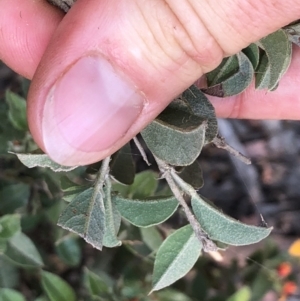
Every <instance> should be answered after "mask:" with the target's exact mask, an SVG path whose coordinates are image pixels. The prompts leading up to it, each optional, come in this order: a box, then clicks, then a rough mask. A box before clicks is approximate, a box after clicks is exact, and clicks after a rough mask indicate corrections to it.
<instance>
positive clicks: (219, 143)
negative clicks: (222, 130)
mask: <svg viewBox="0 0 300 301" xmlns="http://www.w3.org/2000/svg"><path fill="white" fill-rule="evenodd" d="M212 143H213V144H214V145H215V146H216V147H218V148H222V149H225V150H227V151H228V152H229V153H230V154H232V155H233V156H235V157H237V158H238V159H240V160H241V161H242V162H244V163H245V164H247V165H249V164H251V160H250V158H248V157H246V156H245V155H243V154H242V153H240V152H239V151H238V150H236V149H235V148H233V147H232V146H230V145H229V144H227V143H226V141H225V138H224V137H221V136H216V137H215V138H214V139H213V140H212Z"/></svg>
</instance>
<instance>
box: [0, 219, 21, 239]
mask: <svg viewBox="0 0 300 301" xmlns="http://www.w3.org/2000/svg"><path fill="white" fill-rule="evenodd" d="M20 219H21V217H20V215H18V214H7V215H4V216H3V217H1V218H0V238H1V239H7V238H10V237H12V236H14V235H15V234H16V233H17V232H19V231H21V225H20Z"/></svg>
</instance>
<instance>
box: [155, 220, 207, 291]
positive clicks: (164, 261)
mask: <svg viewBox="0 0 300 301" xmlns="http://www.w3.org/2000/svg"><path fill="white" fill-rule="evenodd" d="M201 249H202V245H201V243H200V242H199V240H198V239H197V238H196V236H195V234H194V232H193V230H192V228H191V226H190V225H187V226H185V227H183V228H180V229H179V230H176V231H175V232H174V233H172V234H171V235H170V236H168V237H167V239H166V240H165V241H164V242H163V244H162V245H161V247H160V248H159V250H158V252H157V254H156V258H155V262H154V271H153V278H152V286H153V288H152V291H151V292H153V291H157V290H160V289H162V288H164V287H166V286H169V285H171V284H172V283H174V282H175V281H177V280H178V279H180V278H182V277H183V276H184V275H185V274H186V273H187V272H189V271H190V270H191V268H192V267H193V266H194V264H195V263H196V261H197V259H198V257H199V255H200V253H201Z"/></svg>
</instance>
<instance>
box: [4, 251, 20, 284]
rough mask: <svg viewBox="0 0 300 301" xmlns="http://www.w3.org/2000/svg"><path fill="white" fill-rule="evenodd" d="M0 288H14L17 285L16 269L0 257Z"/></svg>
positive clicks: (17, 273)
mask: <svg viewBox="0 0 300 301" xmlns="http://www.w3.org/2000/svg"><path fill="white" fill-rule="evenodd" d="M0 267H1V268H0V287H5V288H14V287H16V286H17V285H18V284H19V270H18V268H17V267H16V266H15V265H13V264H12V263H10V262H9V261H8V260H6V259H5V257H4V256H0Z"/></svg>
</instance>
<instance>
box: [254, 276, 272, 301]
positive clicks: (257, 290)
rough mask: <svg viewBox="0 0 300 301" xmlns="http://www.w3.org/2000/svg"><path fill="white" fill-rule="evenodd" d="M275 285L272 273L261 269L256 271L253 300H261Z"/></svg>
mask: <svg viewBox="0 0 300 301" xmlns="http://www.w3.org/2000/svg"><path fill="white" fill-rule="evenodd" d="M273 286H274V277H272V274H271V273H268V272H266V271H264V270H260V271H259V272H258V273H256V275H255V278H254V280H253V282H252V284H251V287H250V288H251V291H252V298H251V300H252V301H256V300H261V299H262V298H263V296H264V295H265V294H266V293H267V292H268V291H269V290H270V289H272V287H273Z"/></svg>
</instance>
